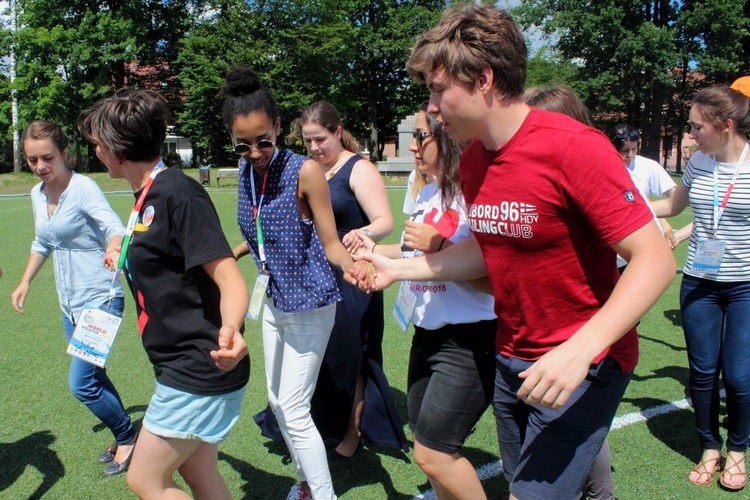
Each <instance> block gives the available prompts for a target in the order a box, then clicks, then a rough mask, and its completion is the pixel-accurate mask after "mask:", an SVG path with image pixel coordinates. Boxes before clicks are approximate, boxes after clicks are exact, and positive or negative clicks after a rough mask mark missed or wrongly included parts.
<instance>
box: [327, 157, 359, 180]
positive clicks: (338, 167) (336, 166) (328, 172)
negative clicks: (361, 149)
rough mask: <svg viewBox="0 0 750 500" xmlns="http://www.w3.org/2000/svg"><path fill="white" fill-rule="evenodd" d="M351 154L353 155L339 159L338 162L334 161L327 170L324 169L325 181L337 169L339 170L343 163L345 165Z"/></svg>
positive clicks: (334, 173)
mask: <svg viewBox="0 0 750 500" xmlns="http://www.w3.org/2000/svg"><path fill="white" fill-rule="evenodd" d="M352 156H354V155H349V156H347V157H346V158H344V159H343V160H342V161H340V162H339V163H336V164H335V165H334V166H332V167H331V168H329V169H328V170H326V171H325V176H326V180H327V181H328V180H331V177H333V176H334V175H336V172H338V171H339V170H341V167H343V166H344V165H346V162H347V161H349V158H351V157H352Z"/></svg>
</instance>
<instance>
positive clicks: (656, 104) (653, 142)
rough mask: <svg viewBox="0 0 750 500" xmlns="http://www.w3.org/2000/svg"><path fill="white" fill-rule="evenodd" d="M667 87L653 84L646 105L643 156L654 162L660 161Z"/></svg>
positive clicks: (658, 83) (661, 84)
mask: <svg viewBox="0 0 750 500" xmlns="http://www.w3.org/2000/svg"><path fill="white" fill-rule="evenodd" d="M665 91H666V88H665V85H664V84H663V83H660V82H653V84H652V85H651V99H650V102H647V103H646V114H647V115H648V119H647V128H646V129H644V130H643V144H642V145H641V154H642V155H643V156H645V157H647V158H651V159H652V160H656V161H659V156H660V149H661V148H660V144H661V135H662V134H661V132H662V121H663V120H662V112H663V109H664V95H665Z"/></svg>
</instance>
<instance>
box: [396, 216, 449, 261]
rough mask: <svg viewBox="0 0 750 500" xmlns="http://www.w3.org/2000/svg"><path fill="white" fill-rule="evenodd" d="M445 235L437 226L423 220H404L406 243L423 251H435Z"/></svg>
mask: <svg viewBox="0 0 750 500" xmlns="http://www.w3.org/2000/svg"><path fill="white" fill-rule="evenodd" d="M442 241H443V235H442V234H440V232H438V230H437V229H435V227H433V226H431V225H429V224H425V223H423V222H414V221H411V220H407V221H404V245H406V246H407V247H409V248H413V249H415V250H419V251H420V252H422V253H435V252H437V251H438V249H439V247H440V243H441V242H442Z"/></svg>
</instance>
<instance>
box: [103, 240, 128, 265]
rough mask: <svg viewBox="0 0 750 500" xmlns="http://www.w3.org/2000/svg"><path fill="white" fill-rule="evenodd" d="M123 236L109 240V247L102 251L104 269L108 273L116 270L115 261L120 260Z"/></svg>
mask: <svg viewBox="0 0 750 500" xmlns="http://www.w3.org/2000/svg"><path fill="white" fill-rule="evenodd" d="M122 241H123V236H122V235H121V234H117V235H114V236H112V239H111V240H109V245H107V248H106V249H105V250H104V267H106V268H107V269H109V270H110V271H115V270H117V261H118V260H120V251H122Z"/></svg>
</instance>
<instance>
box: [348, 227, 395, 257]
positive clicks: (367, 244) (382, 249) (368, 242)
mask: <svg viewBox="0 0 750 500" xmlns="http://www.w3.org/2000/svg"><path fill="white" fill-rule="evenodd" d="M355 235H356V237H357V238H358V239H359V241H360V245H359V248H358V249H357V255H362V254H366V253H377V254H379V255H385V256H386V257H388V258H389V259H400V258H401V257H402V254H401V244H400V243H391V244H388V245H384V244H382V243H376V242H375V241H373V240H372V238H370V237H369V236H367V235H366V234H365V233H363V232H362V231H359V230H357V231H355Z"/></svg>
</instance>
